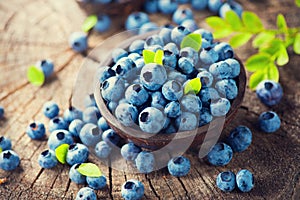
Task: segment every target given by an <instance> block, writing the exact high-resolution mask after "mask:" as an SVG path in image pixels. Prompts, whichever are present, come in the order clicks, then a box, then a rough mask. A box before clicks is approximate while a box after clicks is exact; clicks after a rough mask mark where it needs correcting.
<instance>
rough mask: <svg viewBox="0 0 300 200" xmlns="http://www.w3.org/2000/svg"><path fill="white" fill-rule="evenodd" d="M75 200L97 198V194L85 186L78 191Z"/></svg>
mask: <svg viewBox="0 0 300 200" xmlns="http://www.w3.org/2000/svg"><path fill="white" fill-rule="evenodd" d="M75 200H97V195H96V193H95V191H94V190H93V189H91V188H89V187H83V188H81V189H80V190H79V191H78V193H77V195H76V199H75Z"/></svg>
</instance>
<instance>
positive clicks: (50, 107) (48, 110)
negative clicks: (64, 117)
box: [43, 101, 59, 119]
mask: <svg viewBox="0 0 300 200" xmlns="http://www.w3.org/2000/svg"><path fill="white" fill-rule="evenodd" d="M43 113H44V115H45V116H46V117H48V118H49V119H52V118H54V117H56V116H57V115H58V113H59V107H58V105H57V104H56V103H55V102H53V101H48V102H46V103H45V104H44V106H43Z"/></svg>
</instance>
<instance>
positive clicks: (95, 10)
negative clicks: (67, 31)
mask: <svg viewBox="0 0 300 200" xmlns="http://www.w3.org/2000/svg"><path fill="white" fill-rule="evenodd" d="M76 1H77V3H78V5H79V6H80V8H81V9H83V10H84V11H85V12H86V13H87V14H88V15H93V14H108V15H110V16H127V15H129V14H130V13H132V12H133V11H140V10H141V9H142V7H143V3H144V0H119V2H118V3H117V2H111V3H107V4H101V3H89V2H82V1H80V0H76Z"/></svg>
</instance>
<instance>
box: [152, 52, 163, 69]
mask: <svg viewBox="0 0 300 200" xmlns="http://www.w3.org/2000/svg"><path fill="white" fill-rule="evenodd" d="M163 57H164V51H163V50H160V49H159V50H157V51H156V52H155V56H154V62H155V63H156V64H159V65H163Z"/></svg>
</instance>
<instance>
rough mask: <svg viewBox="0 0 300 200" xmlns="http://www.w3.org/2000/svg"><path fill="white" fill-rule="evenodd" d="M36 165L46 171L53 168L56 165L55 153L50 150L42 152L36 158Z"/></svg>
mask: <svg viewBox="0 0 300 200" xmlns="http://www.w3.org/2000/svg"><path fill="white" fill-rule="evenodd" d="M38 163H39V165H40V166H41V167H42V168H46V169H50V168H53V167H55V166H56V165H57V163H58V161H57V159H56V156H55V152H54V151H52V150H45V151H43V152H42V153H41V154H40V155H39V157H38Z"/></svg>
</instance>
